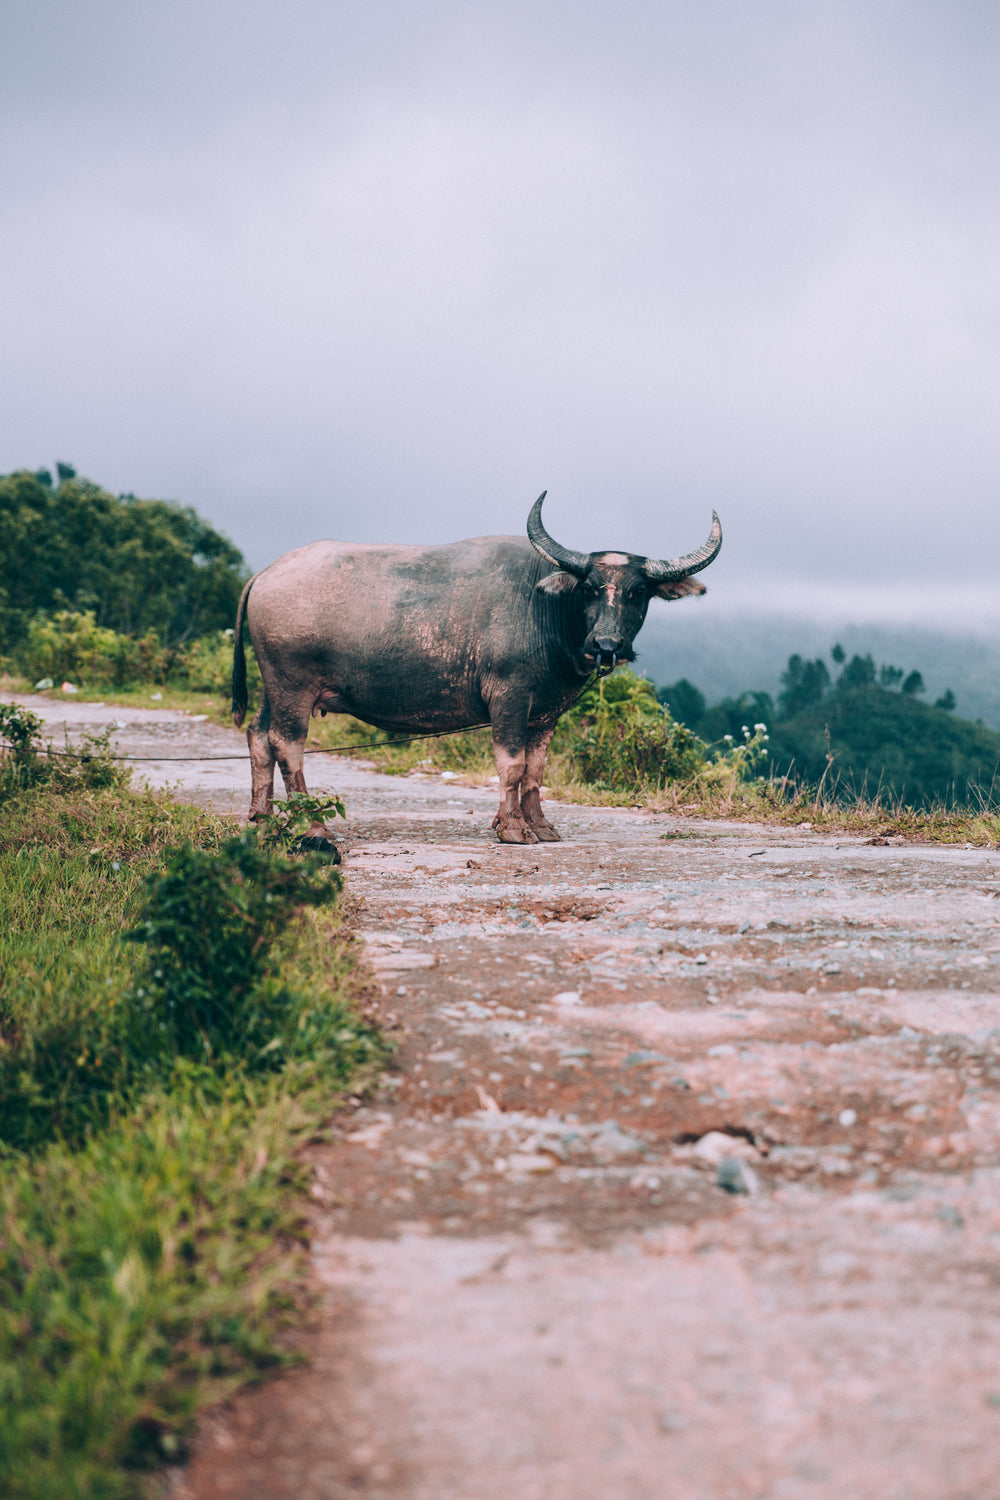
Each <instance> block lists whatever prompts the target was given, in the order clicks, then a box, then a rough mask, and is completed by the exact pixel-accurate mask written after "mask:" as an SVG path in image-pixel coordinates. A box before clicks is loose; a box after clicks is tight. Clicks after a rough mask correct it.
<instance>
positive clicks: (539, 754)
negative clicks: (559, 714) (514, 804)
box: [521, 725, 560, 844]
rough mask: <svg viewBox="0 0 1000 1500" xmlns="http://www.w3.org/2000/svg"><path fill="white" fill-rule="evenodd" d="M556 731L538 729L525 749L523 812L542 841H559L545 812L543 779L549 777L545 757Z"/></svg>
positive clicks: (547, 842) (550, 842) (540, 841)
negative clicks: (543, 806) (546, 773)
mask: <svg viewBox="0 0 1000 1500" xmlns="http://www.w3.org/2000/svg"><path fill="white" fill-rule="evenodd" d="M554 733H555V726H554V725H553V727H552V728H551V729H543V730H540V731H536V732H535V733H534V734H533V735H532V737H531V738H530V739H529V740H528V744H527V748H526V750H525V756H524V760H525V764H524V775H523V776H522V777H521V815H522V817H523V818H524V821H525V822H526V823H527V825H528V827H529V828H530V829H531V831H532V833H533V834H534V835H535V838H536V839H537V840H538V841H539V843H541V844H558V843H559V842H560V838H559V834H558V832H557V830H556V829H555V828H553V826H552V824H551V823H550V822H549V820H548V818H547V817H546V816H545V814H544V813H543V812H542V782H543V781H544V779H545V759H546V756H547V755H548V750H549V741H550V740H551V739H552V736H553V734H554Z"/></svg>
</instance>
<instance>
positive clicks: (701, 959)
mask: <svg viewBox="0 0 1000 1500" xmlns="http://www.w3.org/2000/svg"><path fill="white" fill-rule="evenodd" d="M695 963H696V964H707V963H708V954H707V953H699V954H698V956H697V957H696V959H695Z"/></svg>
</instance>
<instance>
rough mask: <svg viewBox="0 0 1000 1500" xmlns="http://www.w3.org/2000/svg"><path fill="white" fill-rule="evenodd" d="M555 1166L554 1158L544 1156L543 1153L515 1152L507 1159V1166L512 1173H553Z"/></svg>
mask: <svg viewBox="0 0 1000 1500" xmlns="http://www.w3.org/2000/svg"><path fill="white" fill-rule="evenodd" d="M555 1165H556V1164H555V1162H554V1161H553V1159H552V1157H551V1156H545V1155H543V1153H542V1152H541V1151H514V1152H512V1153H511V1155H510V1156H508V1158H507V1166H508V1168H509V1170H510V1171H511V1172H523V1173H537V1172H551V1171H552V1169H553V1168H554V1167H555Z"/></svg>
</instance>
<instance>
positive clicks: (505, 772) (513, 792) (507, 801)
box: [493, 737, 538, 844]
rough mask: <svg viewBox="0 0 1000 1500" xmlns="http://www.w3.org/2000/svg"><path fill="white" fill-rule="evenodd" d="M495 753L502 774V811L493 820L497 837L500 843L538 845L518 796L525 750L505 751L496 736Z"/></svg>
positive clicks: (498, 769) (494, 742)
mask: <svg viewBox="0 0 1000 1500" xmlns="http://www.w3.org/2000/svg"><path fill="white" fill-rule="evenodd" d="M493 753H494V755H495V756H496V762H497V774H498V775H499V777H500V810H499V812H498V813H497V815H496V817H495V818H494V819H493V827H494V828H495V829H496V831H497V838H498V839H499V840H500V842H501V844H536V843H537V842H538V840H537V838H536V837H535V835H534V833H533V832H532V830H531V829H530V828H529V826H528V824H527V823H526V822H525V820H524V814H523V813H522V811H521V803H520V799H519V797H518V788H519V786H520V784H521V777H522V776H523V775H524V764H525V754H524V751H523V750H515V751H510V750H504V749H503V747H502V746H501V745H498V744H497V742H496V738H495V737H494V741H493Z"/></svg>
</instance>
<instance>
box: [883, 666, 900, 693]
mask: <svg viewBox="0 0 1000 1500" xmlns="http://www.w3.org/2000/svg"><path fill="white" fill-rule="evenodd" d="M902 680H903V669H902V667H890V666H887V665H886V663H885V662H883V663H882V665H881V666H880V667H879V669H878V685H879V687H880V688H885V690H886V692H890V693H891V692H892V691H893V689H894V688H897V687H899V684H900V683H901V682H902Z"/></svg>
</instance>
